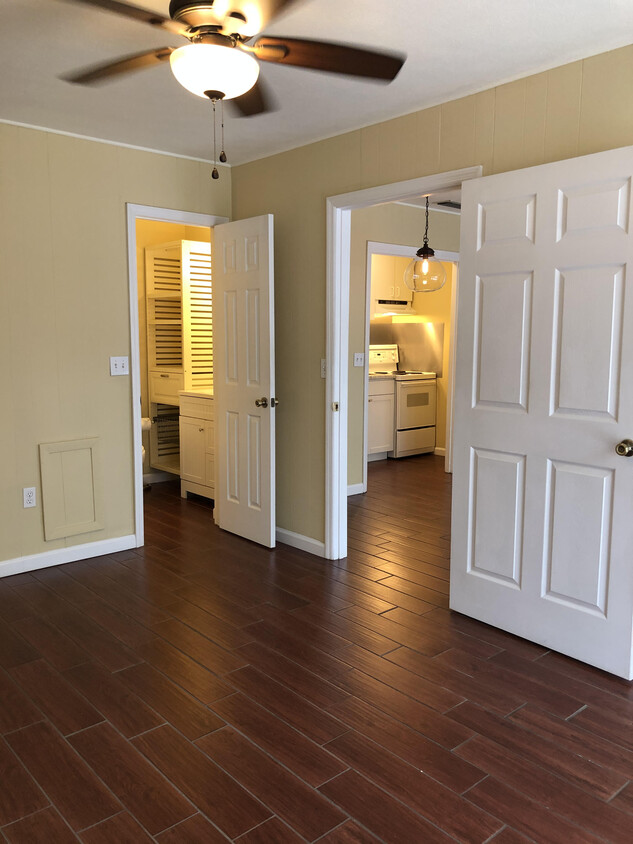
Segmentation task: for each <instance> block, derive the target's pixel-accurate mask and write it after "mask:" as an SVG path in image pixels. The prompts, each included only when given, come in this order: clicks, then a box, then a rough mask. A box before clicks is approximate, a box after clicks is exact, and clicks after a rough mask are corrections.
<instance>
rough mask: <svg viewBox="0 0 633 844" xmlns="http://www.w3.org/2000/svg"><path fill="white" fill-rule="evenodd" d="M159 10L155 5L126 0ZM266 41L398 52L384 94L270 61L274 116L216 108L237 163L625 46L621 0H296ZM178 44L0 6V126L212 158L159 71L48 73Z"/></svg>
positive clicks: (196, 114)
mask: <svg viewBox="0 0 633 844" xmlns="http://www.w3.org/2000/svg"><path fill="white" fill-rule="evenodd" d="M136 5H139V6H145V7H146V8H150V9H154V10H156V11H159V12H161V13H162V14H164V15H167V8H168V6H169V2H168V0H136ZM266 32H267V33H268V34H271V35H272V34H276V35H283V36H288V37H290V36H296V37H303V38H316V39H320V40H332V41H339V42H346V43H352V44H356V45H359V46H367V47H374V48H378V49H381V48H382V49H387V50H395V51H399V52H403V53H406V54H407V56H408V59H407V62H406V64H405V66H404V68H403V69H402V71H401V72H400V74H399V76H398V77H397V79H396V80H395V81H394V82H393V83H391V84H390V85H383V84H381V83H375V82H367V81H359V80H356V79H351V78H344V77H339V76H334V75H332V74H326V73H316V72H314V71H306V70H302V69H298V68H291V67H280V66H274V65H271V64H264V65H263V66H262V71H261V74H262V77H263V79H264V81H265V82H267V83H268V87H270V88H272V89H273V91H274V93H275V96H276V99H277V102H278V110H277V111H275V112H274V113H272V114H266V115H260V116H258V117H251V118H236V117H233V116H231V114H230V112H229V109H228V107H227V111H226V149H227V153H228V156H229V163H233V164H237V163H241V162H244V161H249V160H252V159H256V158H261V157H263V156H265V155H270V154H272V153H275V152H279V151H282V150H285V149H290V148H292V147H295V146H299V145H301V144H306V143H309V142H311V141H314V140H317V139H320V138H325V137H329V136H332V135H336V134H339V133H341V132H346V131H349V130H352V129H355V128H359V127H361V126H366V125H369V124H372V123H378V122H380V121H381V120H386V119H389V118H392V117H395V116H398V115H402V114H407V113H409V112H412V111H417V110H419V109H422V108H425V107H427V106H430V105H433V104H437V103H439V102H444V101H446V100H450V99H455V98H457V97H460V96H463V95H465V94H468V93H472V92H474V91H478V90H484V89H486V88H489V87H491V86H493V85H494V84H497V83H500V82H505V81H508V80H511V79H515V78H519V77H521V76H526V75H529V74H532V73H535V72H538V71H541V70H545V69H547V68H551V67H556V66H558V65H562V64H566V63H567V62H570V61H573V60H576V59H579V58H583V57H586V56H591V55H596V54H598V53H601V52H605V51H607V50H610V49H613V48H616V47H621V46H624V45H626V44H628V43H629V42H631V41H633V1H632V0H297V2H296V5H294V6H293V7H292V8H291V9H290V10H289V11H288V12H286V14H285V15H283V16H280V17H279V18H277V19H276V20H275V21H274V22H273V23H272V24H271V25H270V26H269V27H268V28H267V29H266ZM182 43H185V42H184V41H183V39H182V38H180V37H179V36H177V35H171V34H169V33H166V32H163V31H162V30H155V29H153V28H152V27H149V26H147V25H144V24H141V23H137V22H135V21H131V20H127V19H125V18H122V17H120V16H118V15H114V14H112V13H108V12H104V11H101V10H98V9H93V8H89V7H87V6H83V5H78V4H73V3H72V2H67V0H0V78H1V79H2V85H1V86H0V120H4V121H13V122H17V123H25V124H29V125H33V126H40V127H46V128H49V129H56V130H61V131H66V132H71V133H75V134H79V135H85V136H88V137H92V138H102V139H105V140H110V141H117V142H121V143H126V144H133V145H136V146H140V147H145V148H149V149H156V150H163V151H166V152H171V153H176V154H180V155H186V156H192V157H195V158H203V159H210V158H211V153H212V122H211V107H210V105H209V104H208V103H206V102H205V101H203V100H201V99H199V98H198V97H195V96H193V95H192V94H190V93H189V92H187V91H185V90H184V88H181V87H180V85H179V84H178V83H177V82H176V81H175V79H174V78H173V77H172V75H171V71H170V68H169V63H166V64H164V65H162V66H160V67H154V68H151V69H148V70H143V71H139V72H137V73H132V74H130V75H128V76H125V77H121V78H120V79H117V80H116V81H114V82H110V83H109V84H107V85H101V86H98V87H92V88H86V87H81V86H77V85H70V84H69V83H67V82H63V81H61V80H59V79H58V76H59V75H61V74H64V73H68V72H70V71H73V70H77V69H81V68H83V67H85V66H89V65H91V64H94V63H96V62H100V61H108V60H110V59H115V58H118V57H120V56H124V55H126V54H130V53H134V52H140V51H141V50H144V49H150V48H152V47H161V46H165V45H171V46H178V45H180V44H182Z"/></svg>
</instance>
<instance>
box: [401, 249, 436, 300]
mask: <svg viewBox="0 0 633 844" xmlns="http://www.w3.org/2000/svg"><path fill="white" fill-rule="evenodd" d="M404 283H405V284H406V285H407V287H408V288H409V290H413V292H414V293H433V292H434V291H435V290H439V289H440V288H441V287H444V284H445V283H446V270H445V269H444V265H443V264H442V262H441V261H438V260H437V258H436V257H435V254H434V252H433V250H432V249H431V248H430V247H429V246H423V247H422V248H421V249H418V251H417V253H416V257H415V258H414V259H413V260H412V261H411V262H410V264H409V265H408V267H407V268H406V270H405V271H404Z"/></svg>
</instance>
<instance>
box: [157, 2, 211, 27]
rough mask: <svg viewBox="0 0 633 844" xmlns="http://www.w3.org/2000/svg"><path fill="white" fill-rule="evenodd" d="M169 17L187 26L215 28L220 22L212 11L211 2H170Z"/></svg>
mask: <svg viewBox="0 0 633 844" xmlns="http://www.w3.org/2000/svg"><path fill="white" fill-rule="evenodd" d="M169 17H170V18H172V20H176V21H181V22H182V23H185V24H187V26H193V27H197V26H217V25H218V24H219V23H220V21H219V19H218V15H217V13H216V12H215V11H214V9H213V0H209V2H207V3H199V2H198V3H195V2H192V0H171V3H170V4H169Z"/></svg>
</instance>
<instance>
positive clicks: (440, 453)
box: [433, 448, 446, 457]
mask: <svg viewBox="0 0 633 844" xmlns="http://www.w3.org/2000/svg"><path fill="white" fill-rule="evenodd" d="M433 454H437V456H438V457H446V449H445V448H436V449H435V451H434V452H433Z"/></svg>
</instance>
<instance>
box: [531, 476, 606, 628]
mask: <svg viewBox="0 0 633 844" xmlns="http://www.w3.org/2000/svg"><path fill="white" fill-rule="evenodd" d="M547 482H548V496H547V497H548V512H547V526H546V533H545V537H546V541H545V554H544V566H543V596H544V597H545V598H547V599H550V600H555V601H560V602H562V603H564V604H566V605H567V606H572V607H574V608H575V609H579V610H585V611H587V610H588V611H593V612H598V613H600V615H604V614H605V613H606V609H607V606H606V599H607V583H608V579H609V553H610V549H609V535H610V528H611V500H612V494H613V471H612V470H611V469H600V468H596V467H593V466H582V465H578V464H569V463H561V462H558V461H548V472H547Z"/></svg>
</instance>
